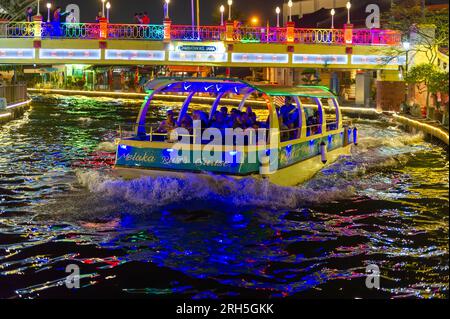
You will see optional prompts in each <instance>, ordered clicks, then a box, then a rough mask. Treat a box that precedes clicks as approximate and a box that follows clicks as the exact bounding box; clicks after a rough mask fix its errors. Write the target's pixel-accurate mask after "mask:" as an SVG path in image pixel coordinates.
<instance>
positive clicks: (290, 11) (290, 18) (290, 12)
mask: <svg viewBox="0 0 450 319" xmlns="http://www.w3.org/2000/svg"><path fill="white" fill-rule="evenodd" d="M292 5H293V3H292V0H289V2H288V7H289V22H292Z"/></svg>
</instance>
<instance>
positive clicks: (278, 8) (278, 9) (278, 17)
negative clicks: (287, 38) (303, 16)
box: [275, 7, 281, 28]
mask: <svg viewBox="0 0 450 319" xmlns="http://www.w3.org/2000/svg"><path fill="white" fill-rule="evenodd" d="M280 12H281V9H280V7H276V9H275V13H276V14H277V28H279V27H280Z"/></svg>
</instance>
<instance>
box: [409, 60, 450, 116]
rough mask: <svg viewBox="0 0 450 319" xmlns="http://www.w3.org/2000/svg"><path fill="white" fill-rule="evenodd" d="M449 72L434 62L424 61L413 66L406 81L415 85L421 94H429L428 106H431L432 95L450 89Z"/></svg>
mask: <svg viewBox="0 0 450 319" xmlns="http://www.w3.org/2000/svg"><path fill="white" fill-rule="evenodd" d="M448 75H449V74H448V72H443V71H441V70H439V68H437V67H436V66H435V65H434V64H430V63H423V64H418V65H416V66H414V67H412V68H411V70H410V71H409V72H408V74H407V75H406V78H405V80H406V82H407V83H408V84H412V85H415V86H416V88H417V90H418V91H419V93H420V94H422V93H425V92H426V94H427V97H426V106H427V108H428V107H429V103H430V101H429V100H430V95H434V96H436V95H437V94H438V93H446V92H448V89H449V80H448Z"/></svg>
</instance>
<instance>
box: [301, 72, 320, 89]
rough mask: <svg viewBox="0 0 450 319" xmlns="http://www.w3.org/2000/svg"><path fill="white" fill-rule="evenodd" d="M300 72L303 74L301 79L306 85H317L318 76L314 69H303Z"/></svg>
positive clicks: (318, 81)
mask: <svg viewBox="0 0 450 319" xmlns="http://www.w3.org/2000/svg"><path fill="white" fill-rule="evenodd" d="M301 74H302V75H303V77H302V81H303V83H304V84H306V85H317V84H318V83H320V78H319V77H318V76H317V72H316V70H315V69H311V68H308V69H304V70H303V71H302V73H301Z"/></svg>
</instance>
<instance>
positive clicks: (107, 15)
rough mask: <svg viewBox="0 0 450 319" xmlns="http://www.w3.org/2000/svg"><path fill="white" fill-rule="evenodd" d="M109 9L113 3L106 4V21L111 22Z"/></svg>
mask: <svg viewBox="0 0 450 319" xmlns="http://www.w3.org/2000/svg"><path fill="white" fill-rule="evenodd" d="M109 9H111V3H109V2H107V3H106V21H108V22H109Z"/></svg>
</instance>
